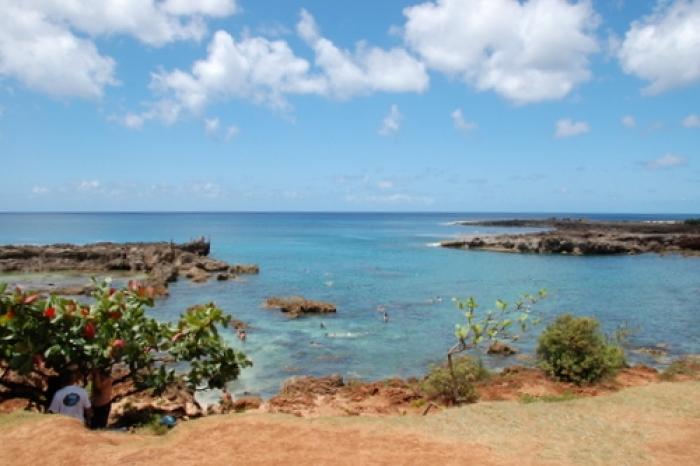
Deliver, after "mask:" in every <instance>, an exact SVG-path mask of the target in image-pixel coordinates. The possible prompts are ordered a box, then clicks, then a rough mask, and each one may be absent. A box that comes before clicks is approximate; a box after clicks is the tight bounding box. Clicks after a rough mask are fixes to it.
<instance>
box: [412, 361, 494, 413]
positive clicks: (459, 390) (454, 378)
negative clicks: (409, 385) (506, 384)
mask: <svg viewBox="0 0 700 466" xmlns="http://www.w3.org/2000/svg"><path fill="white" fill-rule="evenodd" d="M452 368H453V373H451V372H450V368H449V366H448V365H447V364H444V365H438V366H434V367H432V368H431V370H430V372H429V373H428V375H427V376H426V377H425V379H424V380H423V382H422V384H421V389H422V390H423V391H424V392H425V394H426V395H427V396H428V398H430V399H433V400H438V401H441V402H443V403H445V404H455V403H473V402H475V401H476V400H477V399H478V397H479V396H478V394H477V393H476V389H475V388H474V382H477V381H479V380H484V379H486V378H487V377H488V376H489V372H488V371H487V370H486V368H485V367H484V366H483V364H482V363H481V360H479V359H475V358H473V357H471V356H461V357H457V358H454V359H453V361H452ZM455 398H456V399H455Z"/></svg>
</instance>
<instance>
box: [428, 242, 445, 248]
mask: <svg viewBox="0 0 700 466" xmlns="http://www.w3.org/2000/svg"><path fill="white" fill-rule="evenodd" d="M425 245H426V246H428V247H429V248H439V247H440V246H441V245H442V243H441V242H440V241H436V242H434V243H425Z"/></svg>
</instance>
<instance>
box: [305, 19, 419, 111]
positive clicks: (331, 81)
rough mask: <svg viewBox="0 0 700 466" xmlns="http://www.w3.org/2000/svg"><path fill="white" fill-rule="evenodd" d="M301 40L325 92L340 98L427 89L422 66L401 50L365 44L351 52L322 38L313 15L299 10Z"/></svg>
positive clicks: (360, 44) (359, 45)
mask: <svg viewBox="0 0 700 466" xmlns="http://www.w3.org/2000/svg"><path fill="white" fill-rule="evenodd" d="M297 31H298V33H299V35H300V36H301V38H302V39H303V40H304V41H305V42H306V43H307V44H308V45H309V46H310V47H311V48H313V50H314V52H315V64H316V66H317V67H318V68H319V70H320V71H321V73H322V75H323V77H324V80H325V83H326V88H325V90H324V92H325V93H327V94H330V95H333V96H337V97H340V98H347V97H351V96H353V95H356V94H368V93H371V92H377V91H382V92H422V91H424V90H425V89H427V87H428V83H429V78H428V74H427V72H426V71H425V66H424V65H423V64H422V63H421V62H419V61H418V60H416V59H415V58H414V57H412V56H411V55H409V54H408V52H406V50H404V49H402V48H392V49H389V50H384V49H381V48H379V47H371V46H369V45H367V43H365V42H360V43H358V44H357V47H356V50H355V51H354V52H350V51H348V50H343V49H340V48H338V47H337V46H336V45H335V44H334V43H333V42H332V41H331V40H329V39H327V38H325V37H323V36H322V35H321V33H320V31H319V28H318V26H317V24H316V21H315V20H314V18H313V16H311V14H309V13H308V12H307V11H306V10H302V12H301V19H300V20H299V23H298V24H297Z"/></svg>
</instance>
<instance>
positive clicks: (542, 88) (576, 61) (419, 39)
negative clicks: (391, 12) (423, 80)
mask: <svg viewBox="0 0 700 466" xmlns="http://www.w3.org/2000/svg"><path fill="white" fill-rule="evenodd" d="M404 15H405V16H406V18H407V20H406V24H405V27H404V39H405V41H406V43H407V44H408V45H409V46H410V47H411V48H412V49H413V50H415V51H416V52H417V53H418V54H419V56H420V57H421V58H422V60H423V61H424V62H425V63H426V64H427V65H428V66H429V67H430V68H433V69H436V70H438V71H441V72H443V73H446V74H447V75H450V76H455V77H458V78H461V79H462V80H464V81H465V82H467V83H469V84H471V85H473V86H474V87H476V88H477V89H479V90H482V91H486V90H490V91H494V92H496V93H498V94H499V95H501V96H503V97H505V98H506V99H508V100H511V101H513V102H515V103H517V104H527V103H531V102H540V101H545V100H555V99H561V98H563V97H565V96H566V95H568V94H569V93H570V92H571V91H572V89H573V88H574V87H575V86H577V85H578V84H581V83H583V82H585V81H587V80H588V79H590V76H591V72H590V70H589V57H590V55H592V54H593V53H596V52H597V51H598V49H599V46H598V43H597V40H596V38H595V35H594V33H595V29H596V28H597V26H598V23H599V18H598V15H597V14H596V13H595V11H594V9H593V6H592V4H591V2H590V1H588V0H583V1H579V2H570V1H567V0H525V1H518V0H436V1H429V2H425V3H421V4H419V5H416V6H412V7H409V8H406V9H404Z"/></svg>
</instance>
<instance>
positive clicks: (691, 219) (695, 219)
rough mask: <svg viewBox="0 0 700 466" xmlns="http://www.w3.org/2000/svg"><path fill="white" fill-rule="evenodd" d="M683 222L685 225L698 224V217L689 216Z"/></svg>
mask: <svg viewBox="0 0 700 466" xmlns="http://www.w3.org/2000/svg"><path fill="white" fill-rule="evenodd" d="M684 223H685V224H686V225H700V218H689V219H686V221H685V222H684Z"/></svg>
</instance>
